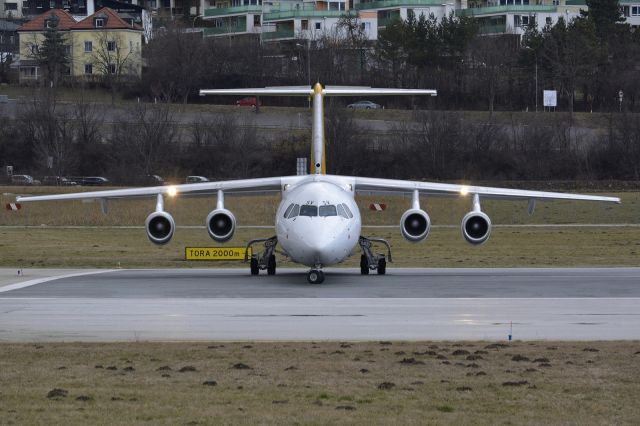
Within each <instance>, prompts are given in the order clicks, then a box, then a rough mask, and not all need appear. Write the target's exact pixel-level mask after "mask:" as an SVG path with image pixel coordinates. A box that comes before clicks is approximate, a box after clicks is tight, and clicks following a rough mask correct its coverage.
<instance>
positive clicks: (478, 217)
mask: <svg viewBox="0 0 640 426" xmlns="http://www.w3.org/2000/svg"><path fill="white" fill-rule="evenodd" d="M490 234H491V219H489V216H487V215H486V214H485V213H483V212H481V211H473V212H469V213H467V214H466V215H465V216H464V218H463V219H462V236H463V237H464V239H465V240H467V242H468V243H470V244H474V245H477V244H482V243H484V242H485V241H487V240H488V239H489V235H490Z"/></svg>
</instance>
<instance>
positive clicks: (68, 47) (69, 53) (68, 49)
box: [64, 44, 71, 56]
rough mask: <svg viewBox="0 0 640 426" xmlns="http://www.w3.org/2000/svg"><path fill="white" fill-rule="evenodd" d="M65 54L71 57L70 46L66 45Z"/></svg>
mask: <svg viewBox="0 0 640 426" xmlns="http://www.w3.org/2000/svg"><path fill="white" fill-rule="evenodd" d="M64 54H65V55H67V56H71V45H70V44H65V45H64Z"/></svg>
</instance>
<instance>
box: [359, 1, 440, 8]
mask: <svg viewBox="0 0 640 426" xmlns="http://www.w3.org/2000/svg"><path fill="white" fill-rule="evenodd" d="M442 3H443V2H442V0H380V1H371V2H366V3H359V4H357V5H356V10H372V9H387V8H394V7H401V6H442Z"/></svg>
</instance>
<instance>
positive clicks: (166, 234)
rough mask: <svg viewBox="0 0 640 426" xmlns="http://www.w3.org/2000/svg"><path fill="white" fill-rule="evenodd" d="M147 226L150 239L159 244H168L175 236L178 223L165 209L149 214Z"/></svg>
mask: <svg viewBox="0 0 640 426" xmlns="http://www.w3.org/2000/svg"><path fill="white" fill-rule="evenodd" d="M145 228H146V230H147V236H148V237H149V240H150V241H151V242H152V243H154V244H158V245H163V244H167V243H168V242H169V241H171V238H172V237H173V232H174V231H175V229H176V223H175V222H174V220H173V217H172V216H171V215H170V214H169V213H167V212H165V211H156V212H153V213H151V214H150V215H149V216H147V220H146V221H145Z"/></svg>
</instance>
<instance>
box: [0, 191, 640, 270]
mask: <svg viewBox="0 0 640 426" xmlns="http://www.w3.org/2000/svg"><path fill="white" fill-rule="evenodd" d="M22 189H23V190H24V188H22ZM29 190H30V191H31V192H33V193H43V192H46V191H51V188H44V187H35V188H29ZM62 190H63V191H70V190H71V189H68V188H67V189H62ZM7 192H11V193H16V192H17V191H16V189H15V188H13V189H10V190H8V191H7ZM618 195H620V196H621V197H622V199H623V204H622V205H619V206H618V205H606V204H600V203H571V202H556V203H540V205H539V206H538V209H537V212H536V214H535V215H534V216H533V217H529V216H528V215H527V213H526V203H522V202H520V203H514V202H495V201H494V202H486V203H484V205H483V206H484V209H485V211H486V212H487V213H488V214H489V215H490V216H491V218H492V220H493V222H494V223H495V224H539V223H543V224H544V223H550V224H563V223H632V224H637V223H638V219H639V218H640V214H639V213H640V193H637V192H628V193H621V194H618ZM10 200H11V201H12V200H13V195H3V196H2V200H1V202H2V203H3V204H4V203H5V202H8V201H10ZM278 201H279V197H278V196H275V197H269V196H264V197H256V198H246V197H228V198H227V199H226V202H227V203H226V204H227V207H228V208H229V209H231V210H232V211H233V212H234V213H235V214H236V217H237V219H238V223H239V225H265V226H273V218H274V215H275V212H276V208H277V204H278ZM373 201H376V202H386V203H387V204H388V209H387V210H386V211H384V212H381V213H377V212H372V211H370V210H369V208H368V206H369V204H370V203H371V202H373ZM359 203H360V206H361V211H362V216H363V223H364V224H365V225H396V224H397V223H398V221H399V218H400V216H401V214H402V212H403V211H404V210H405V209H406V208H408V206H409V199H407V198H402V197H396V198H389V199H382V198H375V197H364V198H362V199H360V200H359ZM423 204H424V205H423V206H424V208H425V209H427V211H428V212H429V214H430V215H431V217H432V221H433V223H434V225H454V226H455V227H453V228H434V229H433V230H432V231H431V234H430V236H429V238H428V239H427V240H426V241H424V242H422V243H418V244H410V243H408V242H406V241H405V240H404V239H402V238H401V237H400V233H399V230H398V229H397V228H395V229H394V228H383V229H375V228H373V229H372V228H365V229H364V230H363V234H364V235H365V236H372V237H383V238H386V239H388V240H389V241H390V242H391V244H392V246H393V249H394V258H395V262H394V264H393V265H392V266H430V267H450V266H464V267H471V266H486V267H489V266H503V267H507V266H596V265H600V266H638V259H640V243H639V241H640V228H638V227H621V228H617V227H616V228H597V227H596V228H535V227H524V228H500V227H496V228H495V229H494V231H493V233H492V235H491V238H490V239H489V241H488V243H486V244H484V245H482V246H480V247H474V246H470V245H468V244H467V243H466V242H464V241H463V239H462V237H461V235H460V231H459V230H458V228H457V226H458V225H459V223H460V219H461V218H462V216H463V215H464V214H465V213H466V212H467V211H468V210H469V200H455V199H442V198H431V199H427V200H425V201H423ZM214 205H215V197H211V198H190V197H185V198H179V199H171V200H168V201H167V203H166V209H167V210H168V211H169V212H171V213H172V214H173V215H174V217H175V219H176V223H177V224H178V226H185V225H189V226H193V225H200V226H203V222H204V218H205V217H206V215H207V213H208V212H209V211H210V210H211V209H212V208H213V207H214ZM153 208H154V201H153V200H152V199H144V200H129V201H114V202H112V203H110V205H109V209H110V211H109V214H108V215H106V216H105V215H103V214H102V213H101V212H100V207H99V205H98V204H97V203H81V202H58V203H34V204H25V205H24V207H23V209H22V210H21V211H19V212H8V211H6V210H3V212H2V213H0V225H13V226H18V228H7V227H5V228H0V237H1V239H0V254H1V256H0V266H23V267H117V266H122V267H188V266H198V267H201V266H208V265H212V264H211V263H207V262H192V263H187V262H185V261H184V248H185V247H186V246H219V244H217V243H215V242H213V241H211V240H210V239H209V238H208V236H207V234H206V231H205V230H204V228H200V229H185V228H179V229H178V230H177V231H176V235H175V237H174V240H173V241H172V242H171V243H170V244H168V245H167V246H163V247H156V246H153V245H152V244H151V243H150V242H149V241H148V239H147V238H146V234H145V232H144V229H143V228H142V225H143V223H144V220H145V218H146V216H147V215H148V214H149V213H150V212H151V211H152V210H153ZM22 225H31V226H33V225H36V226H39V227H38V228H19V226H22ZM41 225H47V226H42V227H40V226H41ZM112 225H127V226H136V227H138V228H135V229H122V228H119V229H114V228H110V227H109V226H112ZM48 226H95V227H97V228H84V229H64V228H63V229H60V228H48ZM273 234H274V231H273V229H238V232H237V233H236V236H235V237H234V239H233V240H232V241H230V242H229V243H227V245H229V246H243V245H244V244H246V242H247V241H248V240H249V239H251V238H256V237H269V236H271V235H273ZM357 261H358V257H357V256H354V257H353V258H351V259H350V260H348V261H347V262H345V265H347V266H357ZM216 265H218V266H223V265H224V266H229V265H237V266H240V265H239V264H238V263H232V264H226V265H225V264H220V263H216ZM280 265H281V266H288V265H290V264H288V263H287V262H286V261H284V260H283V259H281V260H280Z"/></svg>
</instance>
